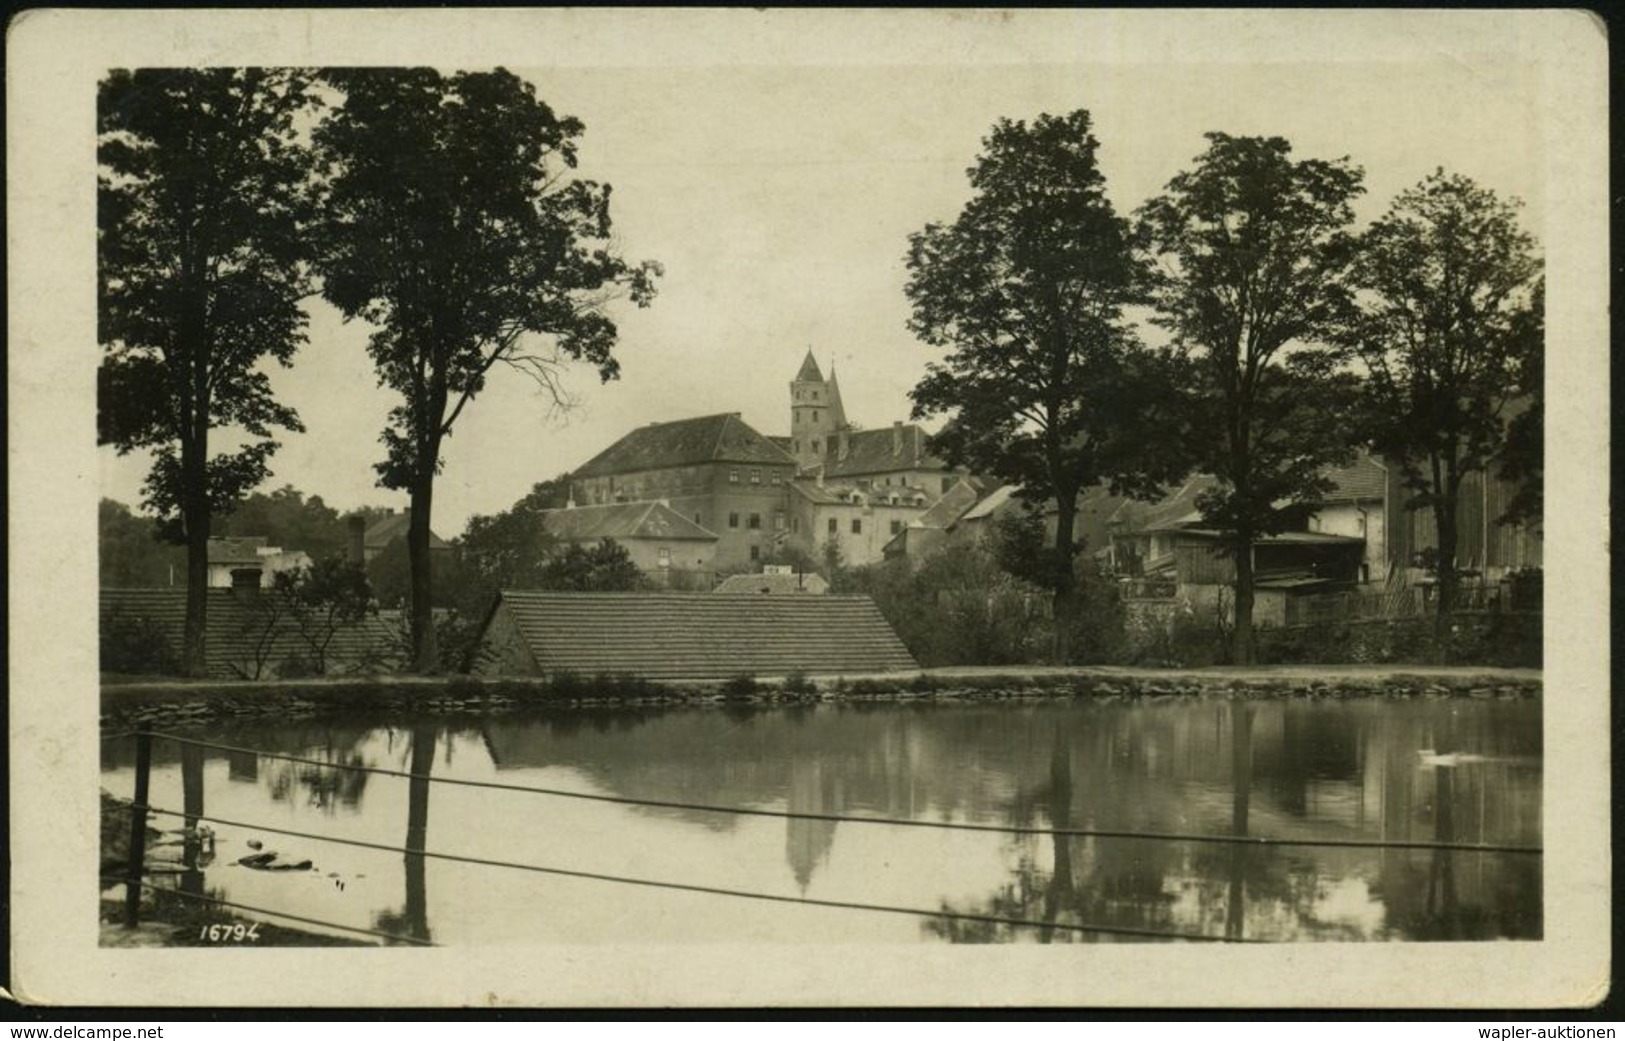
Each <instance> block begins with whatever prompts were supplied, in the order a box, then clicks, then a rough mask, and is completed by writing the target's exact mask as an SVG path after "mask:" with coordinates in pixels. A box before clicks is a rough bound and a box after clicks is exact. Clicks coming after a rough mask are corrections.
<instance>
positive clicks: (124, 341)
mask: <svg viewBox="0 0 1625 1041" xmlns="http://www.w3.org/2000/svg"><path fill="white" fill-rule="evenodd" d="M309 86H310V84H309V78H308V77H307V76H306V75H305V74H303V73H301V72H299V71H296V70H287V69H280V70H278V69H140V70H137V71H134V72H130V71H125V70H115V71H113V72H112V73H110V74H109V75H108V76H107V78H106V79H104V80H103V81H102V82H101V84H100V88H99V92H98V97H97V134H98V136H97V161H98V164H99V177H98V182H97V262H98V263H97V282H98V311H97V317H98V333H99V337H100V340H101V343H102V347H103V355H102V362H101V367H100V370H99V372H98V379H97V390H98V396H97V406H98V407H97V438H98V441H99V442H100V443H102V444H110V445H114V446H116V447H117V448H118V450H119V452H120V453H126V452H131V451H135V450H139V449H145V450H149V451H151V452H152V453H153V465H152V470H151V473H150V475H149V477H148V480H147V485H146V501H147V504H148V505H149V506H150V507H151V508H152V509H153V510H154V511H155V512H157V513H158V515H159V516H160V517H161V519H162V521H163V525H164V531H165V533H166V534H167V535H168V537H170V538H171V539H173V540H174V541H176V542H178V543H181V544H184V545H185V546H186V549H187V564H186V590H187V603H186V626H185V639H184V646H183V648H182V657H183V659H184V667H185V669H186V671H187V672H188V673H189V674H191V675H203V674H204V671H205V664H204V633H205V611H206V610H207V599H206V597H205V595H204V594H205V589H206V585H207V577H208V538H209V530H210V520H211V518H212V517H213V516H215V515H217V514H218V513H220V512H222V511H223V510H225V509H226V508H228V507H229V505H230V504H231V503H233V502H235V501H236V500H237V499H238V497H240V496H241V495H242V493H243V492H244V491H245V490H247V489H249V488H252V487H253V486H254V485H256V484H258V483H259V482H260V481H261V480H263V479H264V477H265V474H266V460H267V459H268V458H269V456H270V455H271V453H272V452H273V451H275V449H276V447H277V443H276V442H275V441H274V440H272V438H271V434H272V431H273V430H274V429H276V428H281V429H285V430H296V431H297V430H300V429H302V427H301V426H300V424H299V419H298V417H297V416H296V415H295V414H294V412H293V410H292V409H290V408H288V407H287V406H285V405H282V404H280V403H279V402H277V401H276V400H275V399H274V398H273V396H272V394H271V388H270V381H269V378H268V376H267V374H266V372H265V371H264V368H263V363H264V362H265V361H267V360H271V361H274V362H276V363H279V364H282V365H287V364H289V362H290V360H291V359H292V357H293V354H294V351H295V350H296V349H297V348H298V347H299V345H300V344H301V343H303V342H304V339H305V332H304V330H305V321H306V318H305V312H304V311H303V309H302V307H301V304H300V301H301V299H302V298H303V297H304V296H305V295H306V294H307V293H308V292H309V291H310V282H309V278H308V268H307V265H306V260H307V253H308V248H309V242H310V235H309V224H310V218H311V214H312V211H311V206H310V198H309V194H308V192H307V182H308V175H309V169H310V164H309V157H308V153H307V152H306V151H305V149H303V148H302V147H300V145H299V142H298V133H297V129H296V124H297V121H298V119H299V117H300V116H301V114H303V113H304V112H305V111H307V110H308V109H309V108H310V107H311V106H312V105H313V104H314V101H313V98H312V95H311V93H310V90H309ZM220 427H232V428H235V429H236V430H238V431H241V432H243V433H246V435H247V436H248V438H249V441H248V443H247V444H246V445H243V446H241V447H239V448H236V449H234V450H230V451H225V452H217V453H215V454H213V455H211V441H210V435H211V433H212V432H213V431H214V430H215V429H216V428H220Z"/></svg>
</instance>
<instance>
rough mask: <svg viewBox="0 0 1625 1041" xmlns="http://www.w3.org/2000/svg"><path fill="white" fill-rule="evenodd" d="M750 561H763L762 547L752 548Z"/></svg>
mask: <svg viewBox="0 0 1625 1041" xmlns="http://www.w3.org/2000/svg"><path fill="white" fill-rule="evenodd" d="M750 559H752V560H761V559H762V547H760V546H752V547H751V548H750Z"/></svg>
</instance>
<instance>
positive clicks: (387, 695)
mask: <svg viewBox="0 0 1625 1041" xmlns="http://www.w3.org/2000/svg"><path fill="white" fill-rule="evenodd" d="M1540 691H1541V681H1540V679H1539V677H1538V676H1536V675H1530V674H1528V673H1525V672H1515V671H1513V670H1482V671H1445V670H1436V671H1431V672H1424V671H1417V672H1414V673H1402V672H1380V671H1372V672H1351V673H1346V674H1339V673H1335V672H1331V673H1328V674H1326V675H1324V676H1307V675H1302V674H1295V673H1280V672H1272V671H1270V670H1259V671H1257V672H1252V673H1236V672H1216V673H1213V674H1202V673H1200V672H1154V671H1148V672H1145V673H1135V672H1129V671H1127V670H1052V671H1046V672H1012V673H994V672H985V673H976V674H972V675H965V674H954V673H952V672H944V673H941V674H937V673H930V672H924V673H919V674H916V675H904V676H868V677H852V678H847V677H833V678H820V679H816V680H813V679H807V678H804V677H790V678H787V679H783V680H770V681H757V680H754V679H750V678H748V677H739V678H736V679H734V680H729V681H727V682H724V683H717V682H688V683H684V682H672V683H653V682H650V681H646V680H639V679H636V678H633V677H601V678H595V679H574V678H561V679H560V680H559V681H552V682H550V681H546V680H511V679H509V680H480V679H475V678H472V677H463V676H458V677H445V678H432V679H423V678H416V679H410V680H397V681H389V682H381V681H348V682H326V683H319V684H318V683H306V684H300V683H291V682H290V683H256V684H238V685H220V684H213V685H204V684H186V683H174V684H141V685H131V686H124V687H121V686H110V687H105V688H103V691H102V725H103V727H104V729H109V730H125V729H130V728H132V727H147V726H150V727H176V726H187V725H195V724H202V723H209V722H214V721H217V720H221V719H254V718H271V717H275V718H278V719H288V718H297V717H309V716H316V715H322V714H327V713H339V712H344V713H351V712H367V713H376V714H379V715H386V716H388V715H401V714H408V713H412V714H415V713H423V712H428V713H439V714H486V713H493V712H508V711H515V710H522V709H525V708H534V707H568V706H587V705H642V706H648V705H679V704H696V705H703V704H726V703H740V702H748V703H761V704H775V703H785V704H789V703H807V702H818V701H844V700H933V699H935V700H966V699H979V700H999V699H1015V698H1021V699H1030V698H1089V699H1092V700H1098V701H1102V702H1111V701H1119V700H1125V699H1129V700H1133V699H1147V700H1157V701H1161V700H1171V699H1175V698H1215V697H1219V698H1231V699H1234V698H1280V697H1298V698H1308V699H1344V698H1361V697H1385V698H1417V697H1422V698H1449V697H1470V698H1477V699H1504V700H1512V699H1518V698H1529V697H1538V696H1539V695H1540Z"/></svg>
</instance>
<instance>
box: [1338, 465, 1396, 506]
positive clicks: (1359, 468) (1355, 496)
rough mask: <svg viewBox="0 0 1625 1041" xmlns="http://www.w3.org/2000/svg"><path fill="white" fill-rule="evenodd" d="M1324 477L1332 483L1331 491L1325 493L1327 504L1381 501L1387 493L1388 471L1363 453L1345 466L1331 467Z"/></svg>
mask: <svg viewBox="0 0 1625 1041" xmlns="http://www.w3.org/2000/svg"><path fill="white" fill-rule="evenodd" d="M1326 476H1327V477H1328V478H1330V479H1331V482H1332V490H1331V491H1330V492H1327V493H1326V500H1325V501H1327V502H1363V501H1367V500H1372V499H1381V498H1382V497H1383V496H1384V495H1386V494H1387V491H1388V471H1387V470H1385V469H1384V468H1383V466H1382V464H1381V463H1379V462H1377V461H1376V460H1375V459H1373V458H1372V457H1371V456H1369V455H1365V454H1363V453H1362V454H1361V455H1360V456H1358V457H1357V458H1356V459H1355V460H1354V461H1353V462H1352V463H1349V464H1348V465H1347V466H1334V467H1331V468H1330V469H1328V470H1327V471H1326Z"/></svg>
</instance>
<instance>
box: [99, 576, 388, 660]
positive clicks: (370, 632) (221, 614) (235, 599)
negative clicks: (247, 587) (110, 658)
mask: <svg viewBox="0 0 1625 1041" xmlns="http://www.w3.org/2000/svg"><path fill="white" fill-rule="evenodd" d="M259 596H260V597H261V598H263V599H262V600H260V601H254V600H252V599H249V598H245V597H244V596H243V595H242V594H240V593H236V592H233V591H232V590H230V589H211V590H209V606H208V617H207V622H208V627H207V629H206V630H205V634H204V652H205V656H206V660H207V662H208V667H209V675H210V676H211V677H214V678H217V679H244V678H253V677H252V671H253V663H254V661H255V659H256V656H258V657H259V658H260V659H261V660H262V661H263V662H264V672H263V673H262V675H261V676H260V677H259V678H262V679H264V678H269V677H270V676H271V675H272V674H273V673H274V672H275V670H276V667H277V666H278V665H279V664H280V663H281V662H282V661H284V660H286V659H288V658H290V657H303V658H309V657H310V656H311V648H310V645H309V643H307V642H306V641H305V640H304V639H303V638H302V637H301V636H300V635H299V631H298V629H297V628H295V627H294V626H293V624H292V623H291V622H290V621H286V620H285V619H275V620H273V619H271V618H270V617H269V616H268V615H266V614H258V615H256V613H255V611H256V608H255V607H254V606H252V605H253V604H255V603H256V602H257V603H259V604H261V605H265V604H269V603H270V602H271V599H270V598H271V596H272V594H271V593H270V591H266V592H262V593H260V594H259ZM115 618H122V619H142V618H144V619H147V620H148V621H149V622H151V623H153V624H154V625H156V626H157V628H158V630H159V631H160V632H161V633H162V634H163V639H164V640H165V641H166V642H167V643H168V644H169V649H170V650H171V651H172V652H173V653H174V655H175V657H176V658H177V659H178V658H179V657H180V655H181V653H182V651H183V648H184V645H185V628H186V590H184V589H103V590H102V591H101V626H102V628H103V630H105V629H106V628H107V626H108V624H109V623H110V622H112V621H113V620H114V619H115ZM267 632H269V638H268V639H267V641H266V643H265V645H264V647H263V649H261V650H259V651H258V652H257V651H256V646H257V645H258V644H259V642H260V640H261V638H262V637H263V636H265V634H266V633H267ZM393 641H394V634H393V633H392V632H391V630H390V628H389V626H388V624H387V623H385V622H384V621H382V620H381V619H379V618H377V617H369V618H366V619H364V620H363V621H361V622H359V623H357V624H355V625H349V626H341V627H340V628H339V629H338V630H337V631H336V632H334V634H333V639H332V642H331V643H329V644H328V645H327V661H328V668H329V671H330V672H338V671H348V670H350V669H352V668H354V667H355V666H357V665H359V664H361V663H362V662H363V661H368V660H371V661H373V662H374V663H375V664H380V665H384V664H388V663H389V659H390V656H391V653H392V647H393ZM245 672H247V673H249V675H247V676H245V675H244V674H245Z"/></svg>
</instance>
